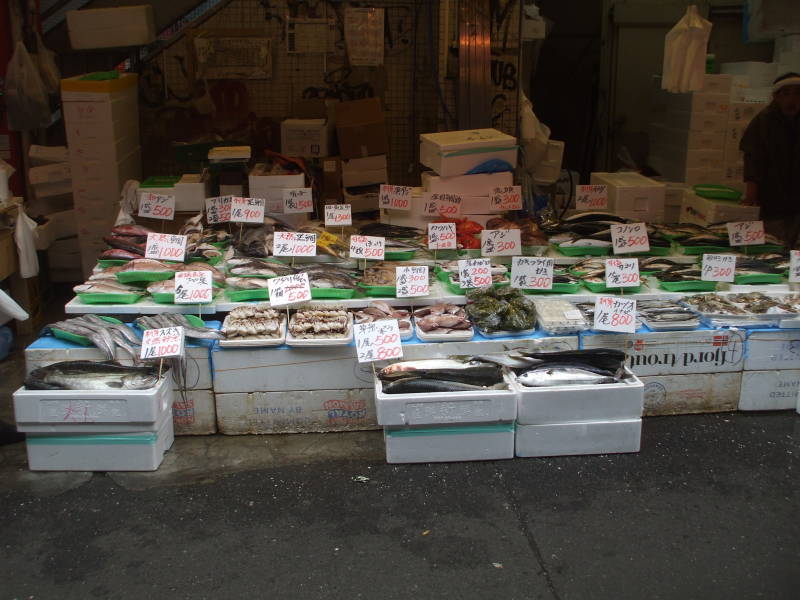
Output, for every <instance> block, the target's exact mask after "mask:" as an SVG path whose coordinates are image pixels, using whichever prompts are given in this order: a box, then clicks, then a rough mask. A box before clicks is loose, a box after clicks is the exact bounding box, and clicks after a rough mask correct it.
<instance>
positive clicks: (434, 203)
mask: <svg viewBox="0 0 800 600" xmlns="http://www.w3.org/2000/svg"><path fill="white" fill-rule="evenodd" d="M422 197H423V204H422V214H424V215H428V216H436V217H448V218H453V219H454V218H456V217H460V216H461V196H459V195H458V194H434V193H430V192H426V193H424V194H423V195H422Z"/></svg>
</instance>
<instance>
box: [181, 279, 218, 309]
mask: <svg viewBox="0 0 800 600" xmlns="http://www.w3.org/2000/svg"><path fill="white" fill-rule="evenodd" d="M212 299H213V296H212V293H211V271H178V272H177V273H175V304H207V303H208V302H211V300H212Z"/></svg>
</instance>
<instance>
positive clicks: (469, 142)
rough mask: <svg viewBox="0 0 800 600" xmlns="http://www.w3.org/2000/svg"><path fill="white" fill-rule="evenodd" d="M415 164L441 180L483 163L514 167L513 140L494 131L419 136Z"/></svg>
mask: <svg viewBox="0 0 800 600" xmlns="http://www.w3.org/2000/svg"><path fill="white" fill-rule="evenodd" d="M419 139H420V145H419V161H420V162H421V163H422V164H423V165H425V166H426V167H430V168H431V169H433V170H434V171H436V173H437V174H438V175H441V176H442V177H452V176H455V175H465V174H466V173H467V172H469V171H470V170H471V169H474V168H475V167H477V166H478V165H480V164H482V163H484V162H486V161H487V160H493V159H496V160H504V161H506V162H507V163H509V164H510V165H511V166H512V167H515V166H516V165H517V139H516V138H515V137H512V136H510V135H507V134H505V133H502V132H500V131H498V130H496V129H469V130H462V131H443V132H440V133H423V134H422V135H420V136H419Z"/></svg>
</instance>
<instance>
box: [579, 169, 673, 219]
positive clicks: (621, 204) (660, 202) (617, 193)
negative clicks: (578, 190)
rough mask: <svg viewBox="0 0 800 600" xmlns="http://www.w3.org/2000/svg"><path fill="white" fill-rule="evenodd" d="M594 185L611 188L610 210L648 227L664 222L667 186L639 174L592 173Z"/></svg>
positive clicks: (609, 197)
mask: <svg viewBox="0 0 800 600" xmlns="http://www.w3.org/2000/svg"><path fill="white" fill-rule="evenodd" d="M590 183H591V184H592V185H606V186H608V210H609V211H610V212H613V213H614V214H616V215H619V216H621V217H626V218H628V219H631V220H633V221H642V222H645V223H663V222H664V198H665V190H666V186H665V185H664V184H663V183H661V182H658V181H655V180H653V179H650V178H649V177H645V176H644V175H640V174H639V173H625V172H620V173H592V174H591V178H590Z"/></svg>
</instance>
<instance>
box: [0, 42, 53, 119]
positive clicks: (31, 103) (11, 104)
mask: <svg viewBox="0 0 800 600" xmlns="http://www.w3.org/2000/svg"><path fill="white" fill-rule="evenodd" d="M6 110H7V113H8V128H9V129H11V130H12V131H29V130H31V129H38V128H39V127H46V126H47V125H49V124H50V106H49V104H48V101H47V91H46V89H45V86H44V84H43V83H42V78H41V76H40V75H39V69H38V68H37V67H36V64H34V62H33V59H32V58H31V55H30V54H29V53H28V50H27V49H26V48H25V44H23V43H22V42H17V47H16V48H15V50H14V55H13V56H12V57H11V60H10V61H9V63H8V70H7V71H6Z"/></svg>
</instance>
